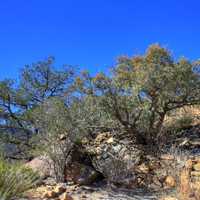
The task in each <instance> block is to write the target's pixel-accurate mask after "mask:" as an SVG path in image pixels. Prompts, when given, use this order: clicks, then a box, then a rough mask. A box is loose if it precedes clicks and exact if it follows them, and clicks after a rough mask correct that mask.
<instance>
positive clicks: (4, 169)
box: [0, 158, 39, 200]
mask: <svg viewBox="0 0 200 200" xmlns="http://www.w3.org/2000/svg"><path fill="white" fill-rule="evenodd" d="M38 181H39V176H38V174H37V173H36V172H33V171H32V170H31V169H28V168H26V167H23V166H22V165H20V164H11V163H9V162H7V161H5V160H4V159H2V158H0V200H12V199H16V198H18V197H21V196H22V195H23V194H24V192H26V191H27V190H29V189H31V188H33V187H34V186H35V185H36V184H37V182H38Z"/></svg>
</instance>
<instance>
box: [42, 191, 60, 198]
mask: <svg viewBox="0 0 200 200" xmlns="http://www.w3.org/2000/svg"><path fill="white" fill-rule="evenodd" d="M56 196H57V194H56V193H55V192H54V191H45V192H44V195H43V198H48V199H51V198H55V197H56Z"/></svg>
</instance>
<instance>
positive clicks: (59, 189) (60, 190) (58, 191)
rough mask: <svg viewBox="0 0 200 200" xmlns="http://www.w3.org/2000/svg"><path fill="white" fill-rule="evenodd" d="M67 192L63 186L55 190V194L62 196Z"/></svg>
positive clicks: (58, 186)
mask: <svg viewBox="0 0 200 200" xmlns="http://www.w3.org/2000/svg"><path fill="white" fill-rule="evenodd" d="M65 191H66V188H65V187H64V186H62V185H57V186H56V187H55V189H54V192H55V193H56V194H58V195H60V194H62V193H63V192H65Z"/></svg>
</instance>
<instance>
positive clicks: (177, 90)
mask: <svg viewBox="0 0 200 200" xmlns="http://www.w3.org/2000/svg"><path fill="white" fill-rule="evenodd" d="M195 66H196V64H195ZM193 68H194V64H193V63H191V62H190V61H188V60H186V59H184V58H182V59H180V60H178V61H175V60H174V59H173V57H172V56H171V54H170V52H169V51H168V50H167V49H165V48H162V47H160V46H159V45H152V46H150V47H149V48H148V50H147V52H146V53H145V55H143V56H135V57H131V58H128V57H121V58H119V60H118V63H117V65H116V66H115V67H114V68H113V73H112V75H111V76H106V75H105V74H102V73H101V74H98V75H97V76H96V77H94V78H93V80H92V81H91V83H92V85H93V86H92V87H91V86H90V88H92V89H93V92H92V94H88V95H90V96H91V97H93V98H97V97H98V99H99V101H100V102H101V103H100V104H99V105H101V108H100V109H101V110H104V112H105V113H106V114H107V115H109V116H110V118H111V119H112V121H116V122H118V123H120V124H121V126H123V128H124V130H125V131H126V132H127V133H129V134H132V135H133V136H134V137H135V138H136V141H138V142H141V141H144V140H145V141H146V143H148V144H155V143H156V142H159V141H158V138H159V136H160V134H161V131H162V127H163V122H164V118H165V116H166V115H167V113H169V112H170V111H172V110H175V109H177V108H181V107H183V106H186V105H196V104H199V103H200V77H199V74H198V73H195V72H194V71H193ZM83 82H84V81H83ZM87 85H88V83H87V81H86V86H87ZM82 88H83V87H82ZM105 116H106V115H105Z"/></svg>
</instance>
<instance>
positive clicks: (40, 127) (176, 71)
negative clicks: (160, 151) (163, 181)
mask: <svg viewBox="0 0 200 200" xmlns="http://www.w3.org/2000/svg"><path fill="white" fill-rule="evenodd" d="M199 65H200V64H199V61H195V62H191V61H189V60H187V59H185V58H181V59H179V60H174V58H173V56H172V55H171V53H170V52H169V50H168V49H166V48H163V47H161V46H159V45H152V46H150V47H149V48H148V49H147V51H146V52H145V54H144V55H139V56H133V57H120V58H119V59H118V61H117V63H116V65H115V66H114V67H113V69H112V70H111V73H110V74H109V75H106V74H104V73H99V74H97V75H96V76H94V77H93V76H91V75H90V74H89V73H88V72H87V71H84V72H83V73H82V74H80V75H79V76H77V72H76V70H75V69H73V68H72V67H71V66H66V67H65V68H64V69H63V70H56V69H55V68H54V58H53V57H49V58H47V59H46V60H44V61H41V62H37V63H33V64H32V65H27V66H25V67H24V69H23V70H22V72H21V74H20V81H19V84H18V85H17V84H14V83H13V81H12V80H4V81H1V82H0V132H4V133H6V134H7V133H9V136H10V135H12V136H13V135H16V134H15V133H16V132H17V133H23V137H22V138H23V142H18V144H20V145H21V144H23V145H25V146H26V147H27V148H29V149H30V148H32V147H33V146H35V144H37V142H32V136H33V135H34V136H37V137H36V138H37V139H36V140H37V141H39V142H38V144H39V146H40V148H39V147H37V148H38V149H39V151H40V153H42V152H46V153H48V152H49V154H50V153H51V152H54V151H53V150H52V149H55V145H56V147H58V146H59V145H58V144H60V141H59V140H58V138H60V137H61V136H62V137H61V138H68V140H62V141H63V142H64V143H63V146H65V147H66V146H68V147H69V148H66V149H65V150H66V151H67V152H69V149H71V147H72V146H73V145H74V142H75V141H77V140H79V141H80V139H81V138H82V136H83V135H86V134H88V133H93V132H98V131H104V130H117V131H118V132H123V133H124V132H125V133H127V134H129V135H131V136H132V138H133V139H134V140H135V141H136V142H138V143H142V144H150V145H155V144H156V143H159V137H160V136H161V134H162V130H163V122H164V119H165V116H166V115H168V113H170V112H172V111H173V110H176V109H178V108H182V107H184V106H188V105H199V104H200V77H199V76H200V75H199V73H197V71H198V70H197V68H199ZM194 69H195V70H194ZM13 130H14V131H13ZM13 132H14V134H13ZM10 133H11V134H10ZM24 134H25V135H24ZM8 138H9V137H8ZM17 139H19V138H17ZM20 139H21V138H20ZM15 141H16V140H12V139H11V142H12V143H14V142H15ZM65 142H66V144H67V145H66V144H65ZM70 144H73V145H72V146H71V145H70ZM21 146H22V145H21ZM58 149H60V150H59V152H60V151H61V149H62V150H63V147H62V148H61V147H59V148H58ZM65 150H64V151H65ZM22 151H24V148H22ZM57 153H58V152H56V154H57ZM65 153H66V152H65ZM56 154H54V156H53V157H56V156H55V155H56ZM67 155H68V153H67ZM64 159H66V158H64ZM56 162H57V161H56Z"/></svg>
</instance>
